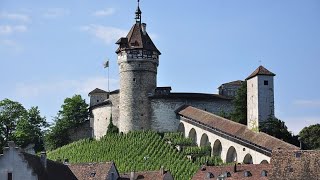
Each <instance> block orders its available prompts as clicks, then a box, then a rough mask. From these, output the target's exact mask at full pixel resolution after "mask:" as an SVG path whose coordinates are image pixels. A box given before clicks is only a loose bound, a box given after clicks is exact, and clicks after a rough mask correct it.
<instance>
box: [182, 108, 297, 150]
mask: <svg viewBox="0 0 320 180" xmlns="http://www.w3.org/2000/svg"><path fill="white" fill-rule="evenodd" d="M177 113H178V114H179V115H180V116H182V117H184V118H187V119H191V120H192V121H196V122H200V123H201V124H204V125H206V126H208V127H211V128H213V129H217V130H219V131H222V132H224V133H225V134H228V135H229V136H231V137H234V138H236V139H239V140H245V141H248V142H250V143H253V144H254V145H258V146H260V147H264V148H266V149H268V150H269V151H270V152H271V151H272V150H274V149H278V148H281V149H286V150H298V149H299V148H298V147H296V146H294V145H292V144H289V143H286V142H284V141H282V140H280V139H277V138H275V137H273V136H270V135H268V134H266V133H263V132H254V131H252V130H249V129H248V128H247V126H245V125H243V124H240V123H237V122H233V121H231V120H228V119H225V118H223V117H220V116H217V115H215V114H212V113H209V112H206V111H203V110H200V109H197V108H194V107H192V106H184V107H182V108H181V109H180V111H178V112H177Z"/></svg>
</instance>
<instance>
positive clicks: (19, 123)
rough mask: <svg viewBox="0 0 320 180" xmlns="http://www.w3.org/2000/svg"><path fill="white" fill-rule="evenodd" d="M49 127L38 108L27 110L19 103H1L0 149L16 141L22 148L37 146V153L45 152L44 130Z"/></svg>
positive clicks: (5, 101) (8, 101)
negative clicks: (30, 145)
mask: <svg viewBox="0 0 320 180" xmlns="http://www.w3.org/2000/svg"><path fill="white" fill-rule="evenodd" d="M47 126H48V124H47V122H46V119H45V118H44V117H41V115H40V111H39V109H38V107H31V108H30V109H29V110H26V109H25V108H24V107H23V106H22V105H21V104H20V103H19V102H15V101H11V100H9V99H4V100H2V101H0V148H1V149H2V147H3V146H4V145H5V144H6V143H7V142H8V141H15V142H16V144H17V145H18V146H20V147H22V148H24V147H26V146H27V145H29V144H34V145H35V151H36V152H37V151H41V150H43V140H42V139H43V129H44V128H46V127H47Z"/></svg>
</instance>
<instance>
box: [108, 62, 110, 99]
mask: <svg viewBox="0 0 320 180" xmlns="http://www.w3.org/2000/svg"><path fill="white" fill-rule="evenodd" d="M108 62H109V59H108ZM109 65H110V63H108V92H109V95H110V89H109Z"/></svg>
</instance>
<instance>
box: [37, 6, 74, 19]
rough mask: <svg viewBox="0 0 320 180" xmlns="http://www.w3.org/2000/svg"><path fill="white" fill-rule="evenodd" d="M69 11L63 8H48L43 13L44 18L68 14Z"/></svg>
mask: <svg viewBox="0 0 320 180" xmlns="http://www.w3.org/2000/svg"><path fill="white" fill-rule="evenodd" d="M69 13H70V12H69V10H67V9H63V8H50V9H48V10H47V11H46V12H45V13H44V15H43V16H44V17H45V18H58V17H62V16H66V15H68V14H69Z"/></svg>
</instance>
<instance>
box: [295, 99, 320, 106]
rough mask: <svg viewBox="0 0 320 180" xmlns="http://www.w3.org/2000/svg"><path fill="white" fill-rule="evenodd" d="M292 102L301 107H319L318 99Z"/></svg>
mask: <svg viewBox="0 0 320 180" xmlns="http://www.w3.org/2000/svg"><path fill="white" fill-rule="evenodd" d="M293 104H295V105H298V106H303V107H320V100H297V101H294V102H293Z"/></svg>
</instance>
